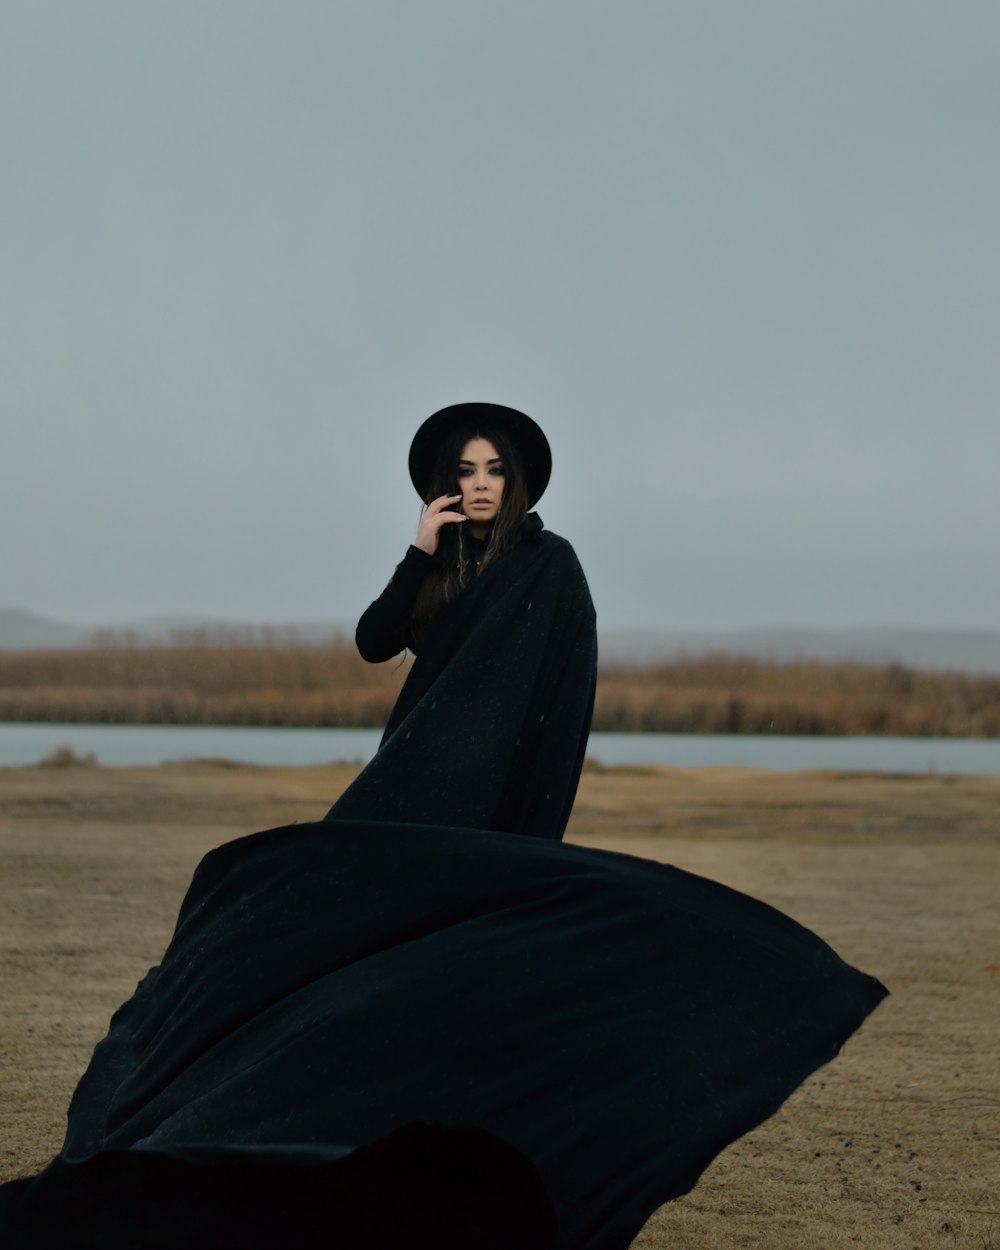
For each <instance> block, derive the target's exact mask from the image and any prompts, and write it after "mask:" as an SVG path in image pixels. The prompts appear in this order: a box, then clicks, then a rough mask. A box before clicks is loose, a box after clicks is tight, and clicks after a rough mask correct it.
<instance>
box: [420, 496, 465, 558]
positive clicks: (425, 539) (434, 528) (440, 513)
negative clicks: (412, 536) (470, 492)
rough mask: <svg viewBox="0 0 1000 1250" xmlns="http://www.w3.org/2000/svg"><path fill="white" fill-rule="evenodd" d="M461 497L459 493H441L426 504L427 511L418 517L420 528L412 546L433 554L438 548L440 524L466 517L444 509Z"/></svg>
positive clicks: (430, 554) (453, 522)
mask: <svg viewBox="0 0 1000 1250" xmlns="http://www.w3.org/2000/svg"><path fill="white" fill-rule="evenodd" d="M461 498H462V496H461V495H441V496H440V497H439V498H438V499H434V500H432V501H431V502H430V503H429V504H428V505H427V511H426V512H425V513H424V515H423V516H422V517H421V518H420V528H419V529H418V530H417V539H416V542H415V543H414V544H413V545H414V547H419V548H420V550H421V551H426V552H427V554H428V555H429V556H432V555H434V553H435V552H436V551H437V549H438V538H439V537H440V532H441V526H442V525H453V524H455V522H458V521H464V520H465V519H466V518H465V517H464V516H463V515H462V514H461V512H448V511H446V509H447V508H448V506H449V504H454V503H455V502H456V501H457V500H459V499H461Z"/></svg>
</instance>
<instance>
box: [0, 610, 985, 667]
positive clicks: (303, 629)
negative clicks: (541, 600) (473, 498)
mask: <svg viewBox="0 0 1000 1250" xmlns="http://www.w3.org/2000/svg"><path fill="white" fill-rule="evenodd" d="M197 630H205V631H207V632H208V633H209V634H230V635H235V636H239V637H245V638H247V639H258V640H259V639H262V638H270V639H277V640H278V641H281V640H282V639H285V638H287V639H289V640H298V641H302V642H323V641H326V640H328V639H330V638H335V637H338V636H339V637H347V638H350V637H353V634H354V624H353V622H344V621H330V622H326V623H325V622H308V623H304V624H295V623H294V622H289V623H285V624H270V625H267V624H260V623H256V624H251V623H247V622H240V621H219V620H209V619H204V618H197V617H160V618H156V619H153V620H144V621H133V622H124V623H122V622H119V623H117V624H109V625H107V626H104V627H100V628H99V627H97V626H94V625H72V624H66V623H64V622H57V621H51V620H47V619H46V618H45V617H42V616H38V615H37V614H35V613H33V612H25V611H23V610H21V609H18V608H0V650H27V649H29V648H35V647H37V648H47V647H82V646H88V645H89V644H90V643H92V642H93V641H94V640H95V638H97V637H99V636H101V635H104V636H105V637H106V636H107V635H108V634H113V635H114V636H116V637H120V638H123V637H130V638H135V639H137V640H138V641H149V642H154V641H155V642H163V641H167V640H169V638H170V637H171V636H172V635H174V634H176V633H177V632H178V631H180V632H189V631H197ZM600 644H601V658H602V659H603V660H605V661H611V662H612V663H636V664H648V663H650V662H652V661H654V660H670V659H675V658H677V657H678V656H681V655H688V656H700V655H706V654H711V653H716V652H728V653H729V654H730V655H745V656H752V657H754V658H756V659H763V660H774V661H777V662H779V663H782V662H785V661H788V660H796V659H815V660H824V661H831V662H835V661H842V660H849V661H856V662H860V663H868V664H903V665H905V666H907V667H909V668H919V669H942V670H950V671H952V672H966V673H1000V630H985V629H944V628H942V629H929V628H916V627H909V626H891V625H886V626H870V627H864V628H856V629H821V628H818V627H810V626H780V625H774V626H762V627H760V628H756V629H735V630H713V629H706V630H697V631H695V630H670V629H604V630H601V634H600Z"/></svg>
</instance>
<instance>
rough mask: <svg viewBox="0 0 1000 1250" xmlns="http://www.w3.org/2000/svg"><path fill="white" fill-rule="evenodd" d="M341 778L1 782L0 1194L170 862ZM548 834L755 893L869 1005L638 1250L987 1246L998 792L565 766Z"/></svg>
mask: <svg viewBox="0 0 1000 1250" xmlns="http://www.w3.org/2000/svg"><path fill="white" fill-rule="evenodd" d="M354 771H355V770H354V769H352V768H350V767H346V766H337V767H328V768H253V767H242V766H239V767H238V766H233V765H226V764H223V763H216V764H177V765H165V766H163V767H160V768H103V767H92V768H86V767H68V768H42V767H38V768H22V769H0V954H2V959H0V1065H2V1067H0V1072H2V1078H0V1079H2V1099H0V1180H6V1179H8V1178H10V1177H13V1176H18V1175H24V1174H27V1173H30V1172H32V1171H35V1170H36V1169H38V1168H40V1167H42V1166H43V1165H44V1164H45V1163H46V1162H47V1161H48V1159H49V1158H50V1157H51V1155H52V1154H53V1153H54V1152H55V1151H56V1150H57V1149H58V1146H59V1143H60V1140H61V1136H62V1130H63V1125H64V1117H65V1110H66V1105H67V1102H68V1099H69V1096H70V1094H71V1092H72V1090H73V1087H74V1085H75V1083H76V1081H77V1079H78V1077H79V1075H80V1073H81V1071H82V1070H83V1068H84V1066H85V1065H86V1063H87V1061H88V1058H89V1056H90V1052H91V1049H92V1048H93V1046H94V1044H95V1043H96V1042H97V1041H98V1040H99V1038H100V1037H101V1036H102V1034H103V1033H104V1031H105V1029H106V1027H107V1022H108V1019H109V1017H110V1015H111V1013H112V1012H113V1010H114V1009H115V1007H116V1006H117V1005H118V1004H119V1003H120V1002H121V1001H122V1000H123V999H124V998H126V997H127V996H128V995H129V994H130V993H131V992H132V990H133V988H134V986H135V983H136V981H137V980H138V978H139V977H140V976H141V975H142V973H143V972H144V971H145V970H146V968H147V967H148V966H149V965H150V964H151V963H154V962H156V960H157V958H158V956H159V954H160V952H161V951H162V949H163V947H164V945H165V943H166V941H167V938H168V936H169V934H170V930H171V928H172V925H173V920H174V916H175V914H176V910H177V906H178V904H179V902H180V899H181V896H182V894H183V892H184V889H185V887H186V885H187V882H188V879H189V877H190V875H191V871H192V869H193V867H194V865H195V863H196V862H197V860H198V858H199V857H200V856H201V854H202V853H203V852H205V851H206V850H208V849H209V848H210V847H212V846H214V845H217V844H218V843H219V842H222V841H224V840H226V839H228V838H231V837H233V836H237V835H239V834H243V833H247V832H251V831H253V830H255V829H262V828H267V827H269V826H272V825H279V824H287V823H289V822H290V821H293V820H311V819H316V818H318V817H319V816H320V815H322V813H323V812H324V811H325V809H326V807H327V806H328V805H329V803H330V802H331V801H332V799H333V798H335V797H336V795H337V794H339V792H340V791H341V790H342V789H343V787H344V786H345V785H346V784H347V782H348V781H349V780H350V778H351V777H352V776H353V774H354ZM569 837H570V839H571V840H574V841H578V842H583V843H587V844H590V845H600V846H606V847H609V848H612V849H614V850H618V851H626V852H629V853H633V854H637V855H643V856H647V857H650V858H656V859H662V860H666V861H669V862H671V863H674V864H677V865H679V866H680V867H683V868H686V869H689V870H692V871H695V872H700V873H703V874H705V875H706V876H710V877H713V878H714V879H716V880H719V881H723V882H725V883H726V884H728V885H731V886H734V887H736V888H737V889H741V890H745V891H747V892H749V893H751V894H754V895H757V896H758V897H760V898H763V899H765V900H767V901H768V902H769V903H772V904H774V905H775V906H777V907H780V908H781V909H782V910H784V911H787V912H789V913H790V914H791V915H793V916H794V917H796V919H798V920H800V921H802V922H803V923H804V924H807V925H808V926H809V927H810V928H813V929H815V930H816V931H817V932H819V933H820V934H821V935H822V936H823V937H825V938H826V939H827V940H828V941H830V942H831V943H832V945H833V946H834V947H835V948H836V949H837V950H838V951H839V952H840V954H842V955H843V956H844V957H845V958H847V959H848V960H850V961H851V962H853V963H856V964H858V965H859V966H861V967H863V968H864V969H866V970H867V971H870V972H873V973H875V974H876V975H877V976H879V977H880V978H881V979H882V980H883V981H884V982H885V983H886V984H887V985H888V986H889V988H890V990H891V991H892V996H891V997H890V998H889V999H888V1000H887V1001H886V1002H885V1003H883V1004H882V1005H881V1006H880V1007H879V1008H878V1010H877V1011H876V1012H875V1014H874V1016H873V1017H872V1018H871V1019H870V1020H869V1021H868V1022H867V1023H866V1024H865V1026H864V1027H863V1028H862V1029H861V1031H860V1032H859V1033H858V1034H857V1035H856V1036H855V1037H854V1038H853V1039H852V1040H851V1041H850V1042H849V1043H848V1045H847V1047H846V1048H845V1050H844V1052H843V1054H842V1055H841V1056H840V1058H839V1059H838V1060H836V1061H835V1062H834V1063H833V1064H831V1065H829V1066H828V1067H826V1068H824V1069H822V1070H821V1071H820V1072H818V1073H817V1074H816V1075H815V1076H814V1077H813V1078H812V1079H811V1080H809V1081H808V1082H806V1084H805V1085H804V1086H802V1088H801V1089H799V1090H798V1091H797V1093H796V1094H795V1095H793V1097H792V1098H791V1099H789V1101H788V1102H787V1103H786V1104H785V1106H784V1107H783V1108H782V1109H781V1111H780V1112H779V1113H778V1114H777V1115H775V1116H774V1117H773V1118H772V1119H771V1120H769V1121H768V1122H767V1123H766V1124H764V1125H763V1126H762V1127H761V1128H759V1129H758V1130H756V1131H755V1132H754V1133H751V1134H749V1135H748V1136H746V1137H744V1138H742V1139H741V1140H740V1141H738V1142H736V1143H735V1144H734V1145H733V1146H732V1147H730V1149H729V1150H727V1151H726V1152H725V1153H724V1154H723V1155H722V1156H720V1158H719V1159H718V1160H717V1161H716V1162H715V1163H714V1164H713V1166H712V1167H711V1168H710V1169H709V1171H708V1172H707V1173H706V1175H705V1176H704V1177H703V1179H702V1181H701V1182H700V1183H699V1185H698V1186H697V1187H696V1189H695V1190H694V1191H693V1192H692V1193H691V1194H689V1195H688V1196H687V1197H685V1198H683V1199H680V1200H678V1201H676V1202H673V1203H670V1204H669V1205H668V1206H666V1207H664V1208H662V1209H661V1210H660V1211H659V1212H657V1213H656V1214H655V1215H654V1216H653V1218H652V1219H651V1220H650V1222H649V1223H648V1224H647V1226H646V1228H645V1229H644V1230H643V1232H642V1233H641V1234H640V1236H639V1237H638V1239H637V1240H636V1242H635V1243H634V1246H635V1247H636V1248H641V1250H653V1248H656V1250H660V1248H662V1250H668V1248H669V1250H724V1248H727V1247H736V1248H740V1250H743V1248H747V1250H748V1248H750V1247H762V1248H764V1250H846V1248H847V1247H857V1246H862V1247H873V1248H878V1250H931V1248H933V1250H1000V1184H998V1182H1000V777H950V776H940V775H927V776H906V777H903V776H879V775H876V774H858V773H852V774H846V773H765V772H754V771H750V770H739V769H692V770H680V769H670V768H646V767H643V768H617V769H603V768H596V767H595V768H588V770H587V772H586V773H585V774H584V778H583V782H582V784H581V787H580V793H579V797H578V800H577V806H576V811H575V814H574V818H573V822H572V824H571V827H570V834H569Z"/></svg>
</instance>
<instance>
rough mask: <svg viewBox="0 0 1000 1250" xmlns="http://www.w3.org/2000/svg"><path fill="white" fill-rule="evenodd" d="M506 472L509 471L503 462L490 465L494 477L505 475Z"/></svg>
mask: <svg viewBox="0 0 1000 1250" xmlns="http://www.w3.org/2000/svg"><path fill="white" fill-rule="evenodd" d="M506 472H507V471H506V469H505V468H504V467H503V465H502V464H493V465H490V473H492V474H493V476H494V477H503V476H504V475H505V474H506Z"/></svg>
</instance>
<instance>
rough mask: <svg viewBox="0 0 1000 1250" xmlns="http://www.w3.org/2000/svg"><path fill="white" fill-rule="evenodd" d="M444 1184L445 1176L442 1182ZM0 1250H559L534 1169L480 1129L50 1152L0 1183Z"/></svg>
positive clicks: (415, 1128)
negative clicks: (364, 1138) (37, 1168)
mask: <svg viewBox="0 0 1000 1250" xmlns="http://www.w3.org/2000/svg"><path fill="white" fill-rule="evenodd" d="M442 1181H446V1183H442ZM0 1232H2V1233H3V1240H2V1243H0V1244H2V1245H3V1246H4V1248H5V1250H97V1248H98V1247H99V1248H100V1250H315V1248H316V1247H320V1246H322V1247H330V1248H331V1250H372V1248H373V1247H374V1248H375V1250H381V1248H382V1247H385V1248H386V1250H388V1248H389V1247H392V1248H393V1250H402V1248H403V1247H413V1246H418V1247H422V1246H427V1247H434V1250H470V1247H476V1250H512V1248H513V1247H517V1248H518V1250H558V1246H559V1240H558V1229H557V1227H556V1222H555V1216H554V1214H553V1212H552V1208H551V1206H550V1204H549V1202H548V1199H547V1198H546V1196H545V1191H544V1190H543V1188H542V1185H541V1182H540V1180H539V1179H538V1175H537V1173H536V1172H535V1170H534V1168H532V1167H531V1165H530V1164H529V1163H528V1162H527V1160H526V1159H524V1157H523V1156H522V1155H520V1154H518V1152H517V1151H515V1150H513V1149H512V1148H511V1147H510V1146H506V1145H504V1144H503V1143H502V1142H500V1141H499V1140H498V1139H497V1138H495V1137H493V1136H491V1135H490V1134H488V1133H484V1132H482V1131H481V1130H476V1129H460V1128H448V1127H444V1126H440V1125H433V1126H431V1125H425V1124H412V1125H407V1126H405V1127H404V1128H402V1129H398V1130H397V1131H396V1132H395V1133H392V1134H390V1135H389V1136H388V1137H387V1138H385V1139H384V1140H383V1141H380V1142H377V1143H376V1144H375V1145H373V1146H368V1147H362V1148H361V1149H358V1150H350V1151H349V1150H346V1149H344V1148H340V1147H335V1146H323V1145H318V1146H310V1147H298V1148H296V1149H282V1148H280V1147H276V1146H271V1147H269V1148H267V1149H260V1148H258V1147H253V1146H249V1147H239V1146H229V1147H224V1146H222V1147H220V1146H216V1147H201V1148H192V1147H164V1148H162V1149H160V1150H146V1149H143V1148H141V1147H139V1148H136V1149H133V1150H106V1151H102V1152H101V1153H99V1154H95V1155H93V1156H92V1157H90V1158H88V1159H85V1160H83V1161H81V1162H79V1163H69V1162H67V1161H66V1160H65V1159H62V1158H59V1159H56V1160H54V1161H53V1163H52V1164H51V1165H50V1166H49V1167H48V1168H47V1169H46V1170H45V1172H43V1173H42V1174H41V1175H40V1176H38V1177H35V1178H32V1179H28V1180H24V1181H18V1182H15V1183H13V1184H11V1185H7V1186H3V1187H0Z"/></svg>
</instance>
